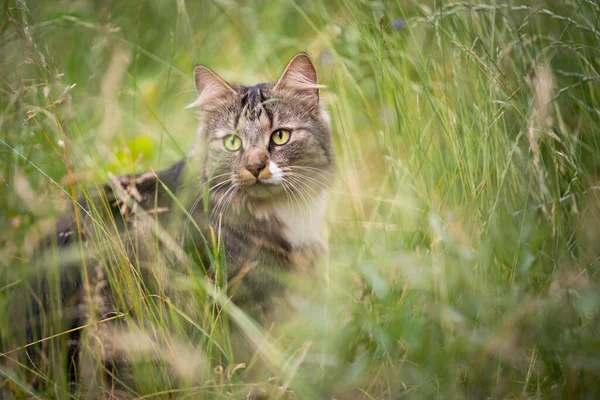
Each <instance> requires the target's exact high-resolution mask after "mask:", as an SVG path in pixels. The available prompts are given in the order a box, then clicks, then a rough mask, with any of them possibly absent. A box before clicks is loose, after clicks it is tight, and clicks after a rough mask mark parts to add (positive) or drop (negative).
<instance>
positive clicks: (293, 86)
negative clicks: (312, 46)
mask: <svg viewBox="0 0 600 400" xmlns="http://www.w3.org/2000/svg"><path fill="white" fill-rule="evenodd" d="M322 87H323V86H322V85H319V83H318V81H317V70H316V69H315V66H314V64H313V62H312V60H311V59H310V57H309V56H308V54H306V53H298V54H296V55H295V56H294V58H292V59H291V60H290V62H289V63H288V65H287V67H285V70H284V71H283V74H281V77H280V78H279V80H278V81H277V83H276V84H275V88H274V89H275V91H283V90H285V91H290V92H293V93H294V94H295V95H298V96H301V97H304V98H305V99H306V100H308V101H309V103H311V104H313V105H317V104H318V103H319V88H322Z"/></svg>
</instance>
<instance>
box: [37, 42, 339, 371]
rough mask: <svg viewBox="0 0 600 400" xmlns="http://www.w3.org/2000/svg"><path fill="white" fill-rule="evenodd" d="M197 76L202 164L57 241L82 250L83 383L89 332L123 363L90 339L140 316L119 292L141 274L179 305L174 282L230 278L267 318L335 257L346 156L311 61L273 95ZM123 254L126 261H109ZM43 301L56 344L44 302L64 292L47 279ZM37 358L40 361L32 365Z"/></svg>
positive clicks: (74, 343) (189, 160) (133, 187)
mask: <svg viewBox="0 0 600 400" xmlns="http://www.w3.org/2000/svg"><path fill="white" fill-rule="evenodd" d="M194 72H195V82H196V89H197V91H198V100H197V101H196V102H195V103H194V105H195V106H199V107H200V108H201V116H200V121H201V126H200V129H199V139H198V141H199V144H198V145H197V146H196V147H195V149H194V150H193V151H192V152H191V153H190V155H189V156H188V157H186V159H184V160H181V161H179V162H178V163H176V164H174V165H173V166H172V167H170V168H168V169H166V170H164V171H161V172H157V173H154V172H147V173H143V174H139V175H135V176H121V177H116V178H114V179H112V181H111V182H109V183H108V184H106V185H104V186H103V187H102V188H101V189H100V190H99V193H97V195H95V196H93V197H92V198H91V199H88V200H87V201H81V202H80V203H77V204H76V205H75V206H74V209H73V210H72V212H71V213H69V214H68V215H66V216H65V217H64V218H63V219H62V220H61V221H60V222H59V223H58V224H57V228H56V233H55V235H53V236H52V237H51V238H50V239H49V243H48V244H49V247H52V248H61V249H71V250H73V252H75V253H77V251H79V253H80V257H79V260H80V261H79V263H83V264H84V266H85V267H79V266H77V265H75V268H66V267H65V268H63V270H62V271H61V282H60V286H61V288H60V290H59V291H60V297H61V301H62V304H63V307H64V308H65V310H66V311H65V312H62V313H61V316H62V318H63V321H62V323H63V326H64V327H65V328H68V329H75V331H74V332H73V333H72V334H71V336H70V342H71V344H70V346H71V354H70V359H71V361H70V363H69V365H70V366H69V368H70V375H71V377H72V378H73V379H75V380H77V379H80V377H81V375H82V372H81V368H79V367H78V365H77V364H78V362H79V361H80V359H81V358H82V357H83V356H82V355H81V354H80V351H79V350H78V349H80V343H79V341H80V338H81V333H82V332H84V334H87V336H92V337H95V338H96V339H98V338H99V339H98V340H97V341H98V342H99V343H100V345H99V346H97V349H98V351H99V352H101V353H102V354H101V355H99V357H100V358H101V359H104V360H105V362H107V363H113V364H114V363H115V360H116V361H117V363H118V361H119V358H120V357H121V356H120V355H119V351H118V349H116V348H115V347H118V345H115V344H114V343H112V344H111V343H110V340H109V339H107V337H108V336H110V335H106V334H102V333H95V334H90V333H89V332H88V331H91V332H93V330H94V329H96V328H98V326H100V325H102V326H101V327H104V326H111V325H110V324H92V323H91V322H93V321H96V322H97V321H99V320H106V319H111V318H118V317H119V315H122V314H123V313H127V312H128V310H127V309H125V308H127V307H130V309H133V308H134V305H133V304H130V303H132V302H135V300H131V301H130V300H128V299H127V294H126V293H125V295H123V291H122V290H115V285H116V284H117V285H118V284H119V281H122V282H128V279H129V278H128V277H130V276H131V277H134V278H135V277H137V276H138V275H136V274H139V275H141V276H142V281H143V288H142V289H143V290H144V291H147V292H148V295H149V296H153V295H156V296H164V297H170V296H171V295H173V299H175V300H174V301H177V297H176V295H175V293H176V292H179V290H178V289H173V281H174V278H173V276H174V274H181V275H186V274H190V273H192V274H194V273H197V272H198V271H197V269H198V268H200V269H202V270H203V272H204V273H205V275H206V276H207V278H208V279H209V280H220V279H222V278H223V276H225V277H226V282H227V283H226V289H227V293H228V295H229V296H230V297H231V298H232V300H233V301H234V303H235V304H236V305H238V306H240V307H241V308H242V309H244V310H246V311H249V312H250V314H251V315H253V316H255V317H259V318H260V317H262V316H264V315H265V313H268V311H269V310H270V308H271V305H272V303H273V300H274V299H276V298H277V296H278V295H279V294H281V292H282V291H283V289H284V288H285V280H284V277H285V275H286V274H287V273H290V272H291V273H296V272H303V271H307V270H310V269H311V268H312V267H313V266H314V264H315V263H316V262H317V261H318V259H319V258H320V257H322V256H323V254H324V253H325V250H326V245H325V241H324V240H323V238H322V235H321V223H322V219H323V215H324V211H325V204H326V195H327V188H328V187H329V186H330V185H331V181H332V177H333V170H334V155H333V146H332V141H331V131H330V123H329V119H328V117H327V114H326V112H325V109H324V107H323V106H322V103H321V102H320V100H319V94H318V85H317V80H316V72H315V70H314V67H313V65H312V62H311V61H310V59H309V58H308V56H307V55H305V54H299V55H297V56H296V57H295V58H294V59H293V60H292V61H290V63H289V64H288V66H287V68H286V70H285V71H284V73H283V74H282V76H281V77H280V79H279V80H278V81H277V82H276V83H272V84H271V83H269V84H260V85H256V86H250V87H247V86H241V85H230V84H227V83H225V82H224V81H223V80H222V79H221V78H219V77H218V76H217V75H216V74H214V73H213V72H212V71H210V70H208V69H206V68H204V67H197V68H196V70H195V71H194ZM205 197H206V198H205ZM99 221H100V222H99ZM102 221H110V223H106V222H102ZM92 242H93V243H94V244H95V247H94V248H93V249H91V248H88V245H87V243H92ZM115 244H118V246H115ZM113 246H115V247H119V249H121V250H119V251H112V252H110V251H109V252H107V251H106V249H107V248H108V249H110V248H112V247H113ZM219 249H222V250H219ZM221 251H224V254H225V257H224V258H223V259H222V260H221V259H219V257H220V256H219V254H220V253H219V252H221ZM107 253H108V255H106V254H107ZM215 254H216V255H217V258H215ZM75 259H77V257H75ZM221 261H225V265H226V271H225V272H224V271H219V268H218V266H217V264H220V262H221ZM71 264H77V263H73V262H71ZM123 265H129V266H131V268H129V269H128V268H124V267H123ZM191 265H193V266H195V267H191ZM73 266H74V265H71V267H73ZM190 268H192V269H193V268H196V270H195V271H192V272H190V271H191V269H190ZM115 271H118V272H115ZM82 272H83V273H82ZM115 274H116V275H117V276H116V278H115ZM219 274H220V275H222V276H216V275H219ZM136 279H137V278H136ZM35 290H38V293H39V294H40V296H39V297H40V298H41V299H42V300H41V301H37V300H36V301H35V302H32V304H29V306H27V308H26V310H25V314H26V315H27V316H28V318H27V319H28V322H29V324H30V325H29V326H30V328H29V330H28V332H29V334H28V340H29V341H34V340H39V339H40V338H43V337H45V336H47V335H48V334H51V333H52V332H42V328H41V327H40V326H36V320H37V319H38V317H39V315H41V314H44V313H48V312H49V311H51V310H50V308H51V306H50V305H49V304H50V303H51V302H49V301H48V302H47V301H44V299H45V298H46V297H48V296H49V294H50V293H51V292H52V290H51V289H50V288H49V287H48V284H47V282H44V281H43V280H40V283H39V285H38V286H37V289H35ZM116 293H118V296H117V294H116ZM188 306H189V305H188ZM182 307H184V306H182ZM192 308H193V306H192ZM32 322H33V323H32ZM87 325H89V326H90V328H86V330H84V329H78V327H80V326H87ZM98 332H100V331H98ZM36 351H37V350H36ZM42 352H43V350H42ZM38 353H39V352H38ZM37 359H38V358H36V357H35V352H34V351H32V352H31V353H30V360H37ZM33 362H34V361H33ZM78 368H79V369H78Z"/></svg>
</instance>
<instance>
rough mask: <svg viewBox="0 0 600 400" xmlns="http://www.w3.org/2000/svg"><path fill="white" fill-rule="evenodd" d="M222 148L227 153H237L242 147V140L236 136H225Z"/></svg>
mask: <svg viewBox="0 0 600 400" xmlns="http://www.w3.org/2000/svg"><path fill="white" fill-rule="evenodd" d="M223 146H225V148H226V149H227V150H229V151H237V150H239V149H240V147H242V139H240V137H239V136H236V135H231V136H226V137H225V138H224V139H223Z"/></svg>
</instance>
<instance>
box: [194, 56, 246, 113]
mask: <svg viewBox="0 0 600 400" xmlns="http://www.w3.org/2000/svg"><path fill="white" fill-rule="evenodd" d="M194 82H195V83H196V92H197V93H198V98H197V99H196V101H194V102H193V103H192V104H190V105H189V106H188V107H202V108H206V106H210V105H211V104H215V105H217V104H220V103H221V102H222V101H224V100H226V99H227V98H229V97H231V96H235V95H236V91H235V90H234V89H233V88H232V87H231V86H229V84H228V83H227V82H225V81H224V80H223V79H221V77H220V76H219V75H217V74H215V73H214V72H212V71H211V70H210V69H208V68H206V67H205V66H203V65H198V66H197V67H196V68H194Z"/></svg>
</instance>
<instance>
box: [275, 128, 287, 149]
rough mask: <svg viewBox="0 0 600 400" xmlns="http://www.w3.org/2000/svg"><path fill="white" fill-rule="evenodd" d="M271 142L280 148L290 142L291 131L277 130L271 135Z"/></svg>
mask: <svg viewBox="0 0 600 400" xmlns="http://www.w3.org/2000/svg"><path fill="white" fill-rule="evenodd" d="M271 141H272V142H273V143H275V144H276V145H278V146H281V145H282V144H286V143H287V142H289V141H290V131H288V130H287V129H277V130H276V131H275V132H273V133H272V134H271Z"/></svg>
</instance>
